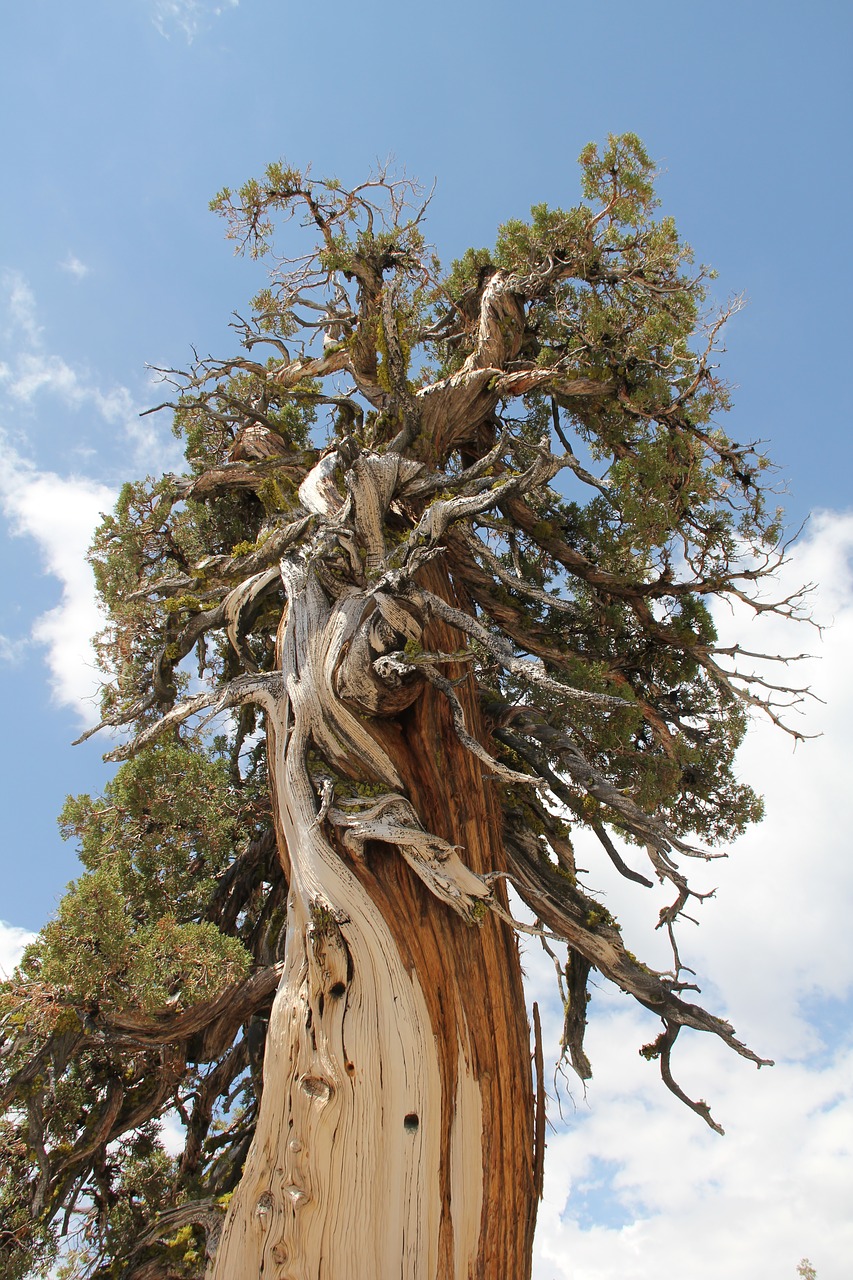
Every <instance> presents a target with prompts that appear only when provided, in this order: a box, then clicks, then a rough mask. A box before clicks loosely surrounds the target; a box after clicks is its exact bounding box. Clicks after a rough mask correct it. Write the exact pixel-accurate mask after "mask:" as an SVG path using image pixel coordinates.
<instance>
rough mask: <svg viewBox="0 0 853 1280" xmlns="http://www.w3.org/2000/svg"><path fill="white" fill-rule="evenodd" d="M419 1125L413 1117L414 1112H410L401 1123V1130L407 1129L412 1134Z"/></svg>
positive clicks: (415, 1117) (418, 1121)
mask: <svg viewBox="0 0 853 1280" xmlns="http://www.w3.org/2000/svg"><path fill="white" fill-rule="evenodd" d="M419 1124H420V1120H419V1119H418V1117H417V1116H416V1115H415V1113H414V1111H410V1112H409V1114H408V1115H407V1116H406V1118H405V1120H404V1121H403V1128H404V1129H408V1131H409V1132H410V1133H414V1131H415V1130H416V1129H417V1127H418V1125H419Z"/></svg>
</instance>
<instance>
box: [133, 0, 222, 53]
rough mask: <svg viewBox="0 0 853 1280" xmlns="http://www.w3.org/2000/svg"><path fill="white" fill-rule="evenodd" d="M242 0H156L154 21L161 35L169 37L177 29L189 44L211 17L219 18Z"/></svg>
mask: <svg viewBox="0 0 853 1280" xmlns="http://www.w3.org/2000/svg"><path fill="white" fill-rule="evenodd" d="M239 3H240V0H222V2H221V3H218V4H217V3H213V0H156V3H155V5H154V14H153V22H154V25H155V27H156V28H157V30H158V31H159V32H160V35H161V36H163V37H164V38H165V39H167V40H168V39H169V34H170V30H173V29H174V30H177V31H179V32H181V34H182V35H183V36H184V37H185V38H186V41H187V43H188V44H192V42H193V40H194V39H195V38H196V36H197V35H198V34H199V32H200V31H202V30H203V29H204V27H205V26H207V24H208V22H209V21H210V19H211V18H218V17H220V15H221V14H223V13H224V12H225V11H226V10H228V9H236V8H237V7H238V5H239Z"/></svg>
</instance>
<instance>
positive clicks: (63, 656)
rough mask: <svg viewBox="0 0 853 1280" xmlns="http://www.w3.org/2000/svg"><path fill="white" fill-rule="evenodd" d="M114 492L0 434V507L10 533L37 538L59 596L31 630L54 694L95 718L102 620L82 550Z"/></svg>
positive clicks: (15, 645)
mask: <svg viewBox="0 0 853 1280" xmlns="http://www.w3.org/2000/svg"><path fill="white" fill-rule="evenodd" d="M115 497H116V495H115V493H114V491H113V490H112V489H110V488H108V487H107V486H106V485H102V484H98V483H97V482H96V481H93V480H89V479H86V478H85V477H79V476H70V477H62V476H59V475H56V474H55V473H54V472H52V471H39V470H38V469H37V468H36V467H35V466H34V465H33V464H32V463H31V462H28V461H27V460H26V459H24V458H22V457H20V455H19V454H18V453H16V452H15V450H14V449H13V448H11V447H10V446H9V445H8V443H6V442H5V441H4V440H2V438H0V507H2V510H3V513H4V514H5V516H6V517H7V519H8V520H9V522H10V527H11V530H12V533H13V534H15V535H16V536H19V537H24V536H27V537H30V538H33V539H34V540H35V542H36V544H37V546H38V549H39V552H40V555H41V557H42V562H43V564H44V570H45V572H46V573H48V574H50V575H51V576H52V577H54V578H55V579H56V580H57V582H58V583H59V584H60V587H61V598H60V602H59V604H57V605H56V606H55V607H54V608H53V609H50V610H48V611H47V612H46V613H43V614H42V615H41V616H40V617H38V618H36V619H35V621H34V623H33V624H32V629H31V633H30V634H31V637H32V639H33V640H35V641H36V643H37V644H39V645H42V646H44V648H45V649H46V651H47V664H48V668H49V670H50V677H51V687H52V690H53V693H54V696H55V698H56V700H57V702H58V703H59V704H60V705H62V706H70V707H73V708H74V709H75V710H76V711H77V712H78V714H79V715H80V716H81V718H82V719H83V720H84V721H85V722H86V723H93V722H94V720H95V719H96V718H97V717H96V704H95V701H94V695H95V693H96V692H97V688H98V683H99V679H98V674H97V672H96V671H95V662H94V654H93V652H92V646H91V639H92V636H93V635H94V634H95V633H96V632H97V631H98V630H100V628H101V627H102V626H103V618H102V616H101V614H100V612H99V610H98V606H97V603H96V598H95V585H94V581H93V578H92V570H91V567H90V566H89V564H88V563H87V561H86V552H87V550H88V548H89V544H90V543H91V540H92V534H93V532H94V530H95V527H96V525H97V524H98V521H99V519H100V516H101V513H102V512H104V511H108V510H109V509H110V508H111V507H112V506H113V504H114V502H115ZM21 646H22V642H21V640H17V641H13V642H11V648H12V651H13V652H20V649H21Z"/></svg>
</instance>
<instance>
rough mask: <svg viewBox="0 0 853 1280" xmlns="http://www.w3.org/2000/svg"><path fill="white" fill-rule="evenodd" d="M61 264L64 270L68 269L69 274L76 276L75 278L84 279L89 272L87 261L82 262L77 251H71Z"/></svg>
mask: <svg viewBox="0 0 853 1280" xmlns="http://www.w3.org/2000/svg"><path fill="white" fill-rule="evenodd" d="M59 265H60V267H61V269H62V270H63V271H67V272H68V274H69V275H71V276H74V278H75V280H82V279H83V277H84V276H87V275H88V274H89V268H88V267H87V266H86V263H85V262H81V260H80V259H79V258H78V257H77V255H76V254H75V253H69V254H68V256H67V257H66V258H65V260H64V261H63V262H60V264H59Z"/></svg>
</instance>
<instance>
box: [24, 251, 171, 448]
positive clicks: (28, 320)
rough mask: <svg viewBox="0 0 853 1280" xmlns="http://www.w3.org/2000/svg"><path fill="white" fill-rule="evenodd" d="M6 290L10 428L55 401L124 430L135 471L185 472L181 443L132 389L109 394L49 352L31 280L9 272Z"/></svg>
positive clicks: (116, 389) (94, 379) (114, 389)
mask: <svg viewBox="0 0 853 1280" xmlns="http://www.w3.org/2000/svg"><path fill="white" fill-rule="evenodd" d="M75 261H76V260H75ZM79 265H80V266H82V263H81V264H79ZM0 284H1V285H2V292H0V300H2V302H3V303H5V306H3V310H2V320H0V323H2V326H3V335H4V338H5V343H6V347H7V358H6V359H5V360H4V361H3V362H2V363H0V391H2V393H3V394H4V396H5V397H6V401H7V422H8V421H9V419H10V418H12V417H13V416H14V413H15V412H16V411H18V410H21V409H27V410H29V411H32V410H34V409H35V408H36V407H37V401H38V400H39V398H40V397H43V396H52V397H54V398H55V399H57V400H58V401H60V402H61V403H62V404H63V405H65V406H66V407H68V408H70V409H74V410H80V409H84V408H91V409H94V411H95V413H96V415H97V417H98V418H99V419H100V420H101V421H102V422H104V423H107V424H109V425H110V426H111V427H116V428H118V429H119V431H120V433H121V434H122V436H123V437H124V439H125V440H126V441H127V442H128V444H129V445H130V448H131V457H130V459H128V462H129V464H130V465H132V466H133V468H134V469H135V470H137V471H161V470H168V469H170V468H171V469H176V470H179V469H180V467H181V461H182V460H181V454H180V449H179V448H178V447H177V444H176V442H175V441H174V440H173V439H172V437H171V436H170V435H168V433H167V432H166V431H165V430H164V428H163V427H162V426H161V425H159V424H158V423H157V422H156V421H155V420H154V419H152V418H149V417H145V418H141V417H140V411H141V409H142V407H143V406H142V405H141V404H140V403H139V401H138V400H137V399H136V397H135V396H134V395H133V393H132V392H131V391H130V390H129V388H128V387H126V386H122V385H121V384H117V385H114V386H111V387H107V388H106V389H105V388H104V387H103V386H101V384H100V382H99V380H98V379H97V377H95V376H94V375H93V374H92V373H91V371H90V370H88V369H86V368H83V367H80V366H76V365H73V364H71V363H70V362H69V361H68V360H66V359H65V358H64V357H63V356H61V355H58V354H57V353H56V352H52V351H50V350H49V349H48V348H47V345H46V343H45V340H44V327H43V325H42V324H41V323H40V321H39V317H38V308H37V304H36V298H35V295H34V293H33V291H32V289H31V288H30V285H29V283H28V282H27V280H26V279H25V278H24V277H23V276H22V275H21V274H20V273H19V272H16V271H5V272H3V273H2V277H0ZM4 295H5V296H4Z"/></svg>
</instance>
